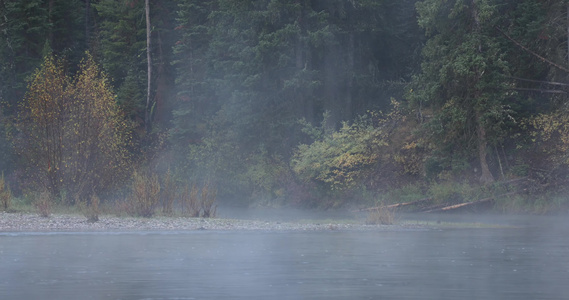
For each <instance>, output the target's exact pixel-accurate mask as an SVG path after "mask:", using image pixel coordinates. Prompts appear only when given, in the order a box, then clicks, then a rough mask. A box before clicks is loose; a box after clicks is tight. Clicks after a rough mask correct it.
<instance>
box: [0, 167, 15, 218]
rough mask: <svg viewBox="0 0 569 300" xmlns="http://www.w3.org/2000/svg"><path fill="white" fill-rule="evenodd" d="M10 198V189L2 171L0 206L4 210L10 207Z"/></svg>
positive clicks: (0, 178)
mask: <svg viewBox="0 0 569 300" xmlns="http://www.w3.org/2000/svg"><path fill="white" fill-rule="evenodd" d="M11 200H12V191H11V190H10V186H9V185H8V184H7V183H6V181H5V180H4V173H2V177H0V206H1V208H2V209H3V210H4V211H8V209H10V205H11Z"/></svg>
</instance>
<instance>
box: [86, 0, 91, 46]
mask: <svg viewBox="0 0 569 300" xmlns="http://www.w3.org/2000/svg"><path fill="white" fill-rule="evenodd" d="M90 12H91V0H85V44H86V45H85V46H86V47H87V48H89V40H90V39H89V36H90V35H91V33H90V30H89V29H90V28H89V22H90V20H89V16H90Z"/></svg>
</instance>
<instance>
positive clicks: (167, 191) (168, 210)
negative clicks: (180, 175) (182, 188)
mask: <svg viewBox="0 0 569 300" xmlns="http://www.w3.org/2000/svg"><path fill="white" fill-rule="evenodd" d="M161 191H162V193H161V198H162V213H163V214H164V215H166V216H171V215H173V214H174V199H175V197H176V185H175V182H174V178H173V176H172V173H171V171H170V169H168V172H167V173H166V175H165V177H164V183H163V188H162V189H161Z"/></svg>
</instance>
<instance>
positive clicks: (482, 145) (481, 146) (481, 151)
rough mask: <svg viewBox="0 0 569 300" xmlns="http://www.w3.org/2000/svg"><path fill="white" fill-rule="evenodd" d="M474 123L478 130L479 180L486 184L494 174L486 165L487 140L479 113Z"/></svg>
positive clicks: (492, 180) (490, 181) (492, 179)
mask: <svg viewBox="0 0 569 300" xmlns="http://www.w3.org/2000/svg"><path fill="white" fill-rule="evenodd" d="M476 123H477V125H476V126H477V127H478V128H477V132H478V158H479V160H480V170H481V172H482V174H481V175H480V182H481V183H483V184H488V183H492V182H494V176H492V172H490V168H489V167H488V161H487V160H486V155H487V152H486V148H487V146H488V141H487V140H486V129H485V128H484V124H482V120H481V117H480V113H476Z"/></svg>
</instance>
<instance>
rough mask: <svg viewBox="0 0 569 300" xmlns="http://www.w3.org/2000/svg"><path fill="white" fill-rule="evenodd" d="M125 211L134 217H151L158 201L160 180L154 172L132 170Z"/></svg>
mask: <svg viewBox="0 0 569 300" xmlns="http://www.w3.org/2000/svg"><path fill="white" fill-rule="evenodd" d="M127 201H128V206H127V211H128V213H129V214H130V215H132V216H136V217H144V218H151V217H152V216H154V213H155V211H156V207H157V206H158V204H159V203H160V182H159V181H158V176H157V175H156V174H149V173H145V172H144V173H141V172H136V171H135V172H134V174H133V181H132V190H131V194H130V196H129V197H128V200H127Z"/></svg>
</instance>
